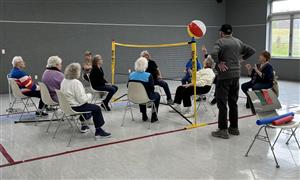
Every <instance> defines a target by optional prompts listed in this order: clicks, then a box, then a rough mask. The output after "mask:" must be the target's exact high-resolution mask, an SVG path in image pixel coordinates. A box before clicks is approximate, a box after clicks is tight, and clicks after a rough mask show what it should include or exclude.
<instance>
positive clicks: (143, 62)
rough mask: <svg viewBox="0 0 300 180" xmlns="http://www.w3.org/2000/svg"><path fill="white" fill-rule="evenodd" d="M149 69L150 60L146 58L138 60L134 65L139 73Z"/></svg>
mask: <svg viewBox="0 0 300 180" xmlns="http://www.w3.org/2000/svg"><path fill="white" fill-rule="evenodd" d="M147 68H148V60H147V59H146V58H144V57H140V58H138V59H137V60H136V61H135V63H134V69H135V71H138V72H145V71H146V69H147Z"/></svg>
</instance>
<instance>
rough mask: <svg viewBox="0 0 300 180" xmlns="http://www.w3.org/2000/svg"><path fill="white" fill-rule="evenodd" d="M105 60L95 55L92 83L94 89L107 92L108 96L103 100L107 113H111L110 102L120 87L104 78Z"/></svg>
mask: <svg viewBox="0 0 300 180" xmlns="http://www.w3.org/2000/svg"><path fill="white" fill-rule="evenodd" d="M102 65H103V60H102V57H101V56H100V55H98V54H97V55H95V56H94V58H93V62H92V70H91V72H90V81H91V85H92V87H93V88H94V89H96V90H98V91H107V92H108V95H107V96H106V98H105V99H104V100H103V103H104V106H105V107H103V108H105V109H106V110H107V111H110V107H109V106H108V102H109V101H110V99H111V98H112V97H113V95H114V94H115V93H116V92H117V91H118V87H117V86H115V85H112V84H110V83H108V82H107V81H106V80H105V78H104V72H103V69H102V67H101V66H102Z"/></svg>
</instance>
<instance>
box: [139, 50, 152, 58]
mask: <svg viewBox="0 0 300 180" xmlns="http://www.w3.org/2000/svg"><path fill="white" fill-rule="evenodd" d="M146 54H147V55H150V53H149V52H148V51H147V50H144V51H142V52H141V54H140V56H141V57H144V56H145V55H146Z"/></svg>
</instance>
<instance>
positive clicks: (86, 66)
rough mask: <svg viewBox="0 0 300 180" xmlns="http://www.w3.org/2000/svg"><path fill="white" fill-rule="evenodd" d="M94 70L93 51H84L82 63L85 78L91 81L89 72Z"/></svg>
mask: <svg viewBox="0 0 300 180" xmlns="http://www.w3.org/2000/svg"><path fill="white" fill-rule="evenodd" d="M91 70H92V52H91V51H85V53H84V61H83V63H82V71H83V78H84V79H85V80H86V81H89V79H88V77H87V74H89V73H90V72H91Z"/></svg>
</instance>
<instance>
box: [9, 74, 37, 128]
mask: <svg viewBox="0 0 300 180" xmlns="http://www.w3.org/2000/svg"><path fill="white" fill-rule="evenodd" d="M8 81H9V85H10V87H11V91H12V94H13V96H14V97H15V99H14V101H13V103H12V106H11V107H14V105H15V103H17V102H21V103H22V104H23V105H24V108H23V111H22V112H21V116H20V118H19V120H21V119H22V117H23V114H24V113H25V110H26V111H27V113H29V110H28V108H29V105H33V107H34V108H35V110H36V111H37V108H36V105H35V103H34V102H33V100H32V98H31V97H29V96H25V95H24V94H23V93H22V92H21V90H20V88H19V86H18V84H17V83H16V81H15V80H14V79H12V78H9V79H8ZM29 101H30V102H31V103H29ZM36 122H37V118H36Z"/></svg>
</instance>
